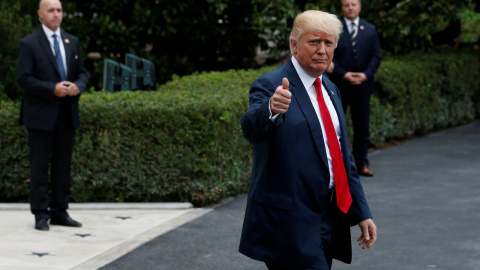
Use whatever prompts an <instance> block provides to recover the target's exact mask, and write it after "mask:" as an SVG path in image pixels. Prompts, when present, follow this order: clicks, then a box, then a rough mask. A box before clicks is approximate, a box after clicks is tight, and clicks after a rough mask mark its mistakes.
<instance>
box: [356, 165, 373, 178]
mask: <svg viewBox="0 0 480 270" xmlns="http://www.w3.org/2000/svg"><path fill="white" fill-rule="evenodd" d="M358 174H360V175H363V176H370V177H371V176H373V172H372V170H370V168H368V167H367V166H362V167H360V168H359V169H358Z"/></svg>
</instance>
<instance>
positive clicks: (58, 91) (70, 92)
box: [53, 81, 78, 97]
mask: <svg viewBox="0 0 480 270" xmlns="http://www.w3.org/2000/svg"><path fill="white" fill-rule="evenodd" d="M53 94H54V95H55V96H57V97H65V96H76V95H78V87H77V85H76V84H74V83H72V82H69V81H63V82H59V83H57V84H56V85H55V90H54V92H53Z"/></svg>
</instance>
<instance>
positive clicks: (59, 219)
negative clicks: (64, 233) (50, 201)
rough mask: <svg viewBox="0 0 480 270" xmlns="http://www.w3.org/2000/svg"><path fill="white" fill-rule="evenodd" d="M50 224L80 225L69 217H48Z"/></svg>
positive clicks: (80, 224)
mask: <svg viewBox="0 0 480 270" xmlns="http://www.w3.org/2000/svg"><path fill="white" fill-rule="evenodd" d="M50 224H51V225H61V226H68V227H82V223H80V222H77V221H75V220H73V219H72V218H71V217H69V216H66V217H53V216H52V218H51V219H50Z"/></svg>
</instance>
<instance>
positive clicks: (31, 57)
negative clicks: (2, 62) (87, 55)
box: [17, 0, 87, 231]
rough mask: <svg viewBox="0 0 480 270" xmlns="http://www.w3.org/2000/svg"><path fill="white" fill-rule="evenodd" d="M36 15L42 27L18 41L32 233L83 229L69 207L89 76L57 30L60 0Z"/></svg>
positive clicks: (50, 0) (44, 4)
mask: <svg viewBox="0 0 480 270" xmlns="http://www.w3.org/2000/svg"><path fill="white" fill-rule="evenodd" d="M38 16H39V18H40V20H41V22H42V27H41V28H40V29H38V30H37V31H36V32H34V33H32V34H30V35H28V36H27V37H25V38H23V39H22V40H21V41H20V46H19V51H18V64H17V81H18V84H19V85H20V87H21V88H23V90H24V95H23V100H22V108H21V112H20V123H21V124H23V125H24V126H25V127H26V128H27V130H28V138H29V146H30V167H31V168H30V169H31V175H30V183H29V187H30V208H31V212H32V214H34V215H35V229H37V230H42V231H47V230H49V225H48V220H49V219H50V224H53V225H63V226H70V227H80V226H82V224H80V223H79V222H77V221H75V220H73V219H72V218H71V217H70V216H69V215H68V213H67V209H68V202H69V197H70V195H69V194H70V181H71V176H70V170H71V169H70V168H71V161H72V152H73V146H74V139H75V130H76V129H77V128H78V126H79V112H78V100H79V97H80V93H81V92H82V91H83V90H84V89H85V87H86V84H87V72H86V71H85V68H84V64H83V60H82V52H81V49H80V42H79V40H78V39H77V38H76V37H74V36H72V35H70V34H67V33H65V32H63V31H61V30H60V24H61V22H62V19H63V10H62V4H61V3H60V1H58V0H41V1H40V4H39V10H38ZM49 168H50V179H51V183H50V184H51V193H50V192H49V171H48V170H49Z"/></svg>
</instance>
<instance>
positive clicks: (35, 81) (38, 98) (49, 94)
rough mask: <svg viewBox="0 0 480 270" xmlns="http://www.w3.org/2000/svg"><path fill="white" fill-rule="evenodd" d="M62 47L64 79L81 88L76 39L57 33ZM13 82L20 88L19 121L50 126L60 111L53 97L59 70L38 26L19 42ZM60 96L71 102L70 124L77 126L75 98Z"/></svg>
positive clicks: (35, 126) (29, 125)
mask: <svg viewBox="0 0 480 270" xmlns="http://www.w3.org/2000/svg"><path fill="white" fill-rule="evenodd" d="M61 40H62V42H63V45H64V47H65V55H66V61H67V73H68V74H67V77H68V80H69V81H71V82H73V83H75V84H76V85H77V86H78V89H79V91H80V92H81V91H83V90H84V89H85V87H86V84H87V72H86V71H85V68H84V65H83V60H82V52H81V48H80V42H79V41H78V39H77V38H76V37H74V36H72V35H70V34H67V33H65V32H61ZM17 81H18V84H19V85H20V87H21V88H23V90H24V95H23V101H22V109H21V112H20V123H21V124H23V125H25V127H26V128H28V129H37V130H51V129H53V127H54V125H55V122H56V120H57V117H58V113H59V110H60V100H61V98H58V97H56V96H54V94H53V92H54V89H55V84H56V83H58V82H60V81H61V79H60V73H59V71H58V66H57V63H56V61H55V56H54V55H53V52H52V49H51V47H50V43H49V42H48V39H47V36H46V35H45V32H44V31H43V29H42V28H40V29H39V30H37V31H36V32H34V33H32V34H30V35H28V36H26V37H25V38H23V39H22V40H21V41H20V46H19V50H18V64H17ZM79 96H80V95H77V96H75V97H64V98H63V99H66V100H67V102H68V103H69V104H70V105H71V106H70V107H71V112H72V113H71V115H72V123H73V126H74V128H78V125H79V115H78V99H79Z"/></svg>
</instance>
